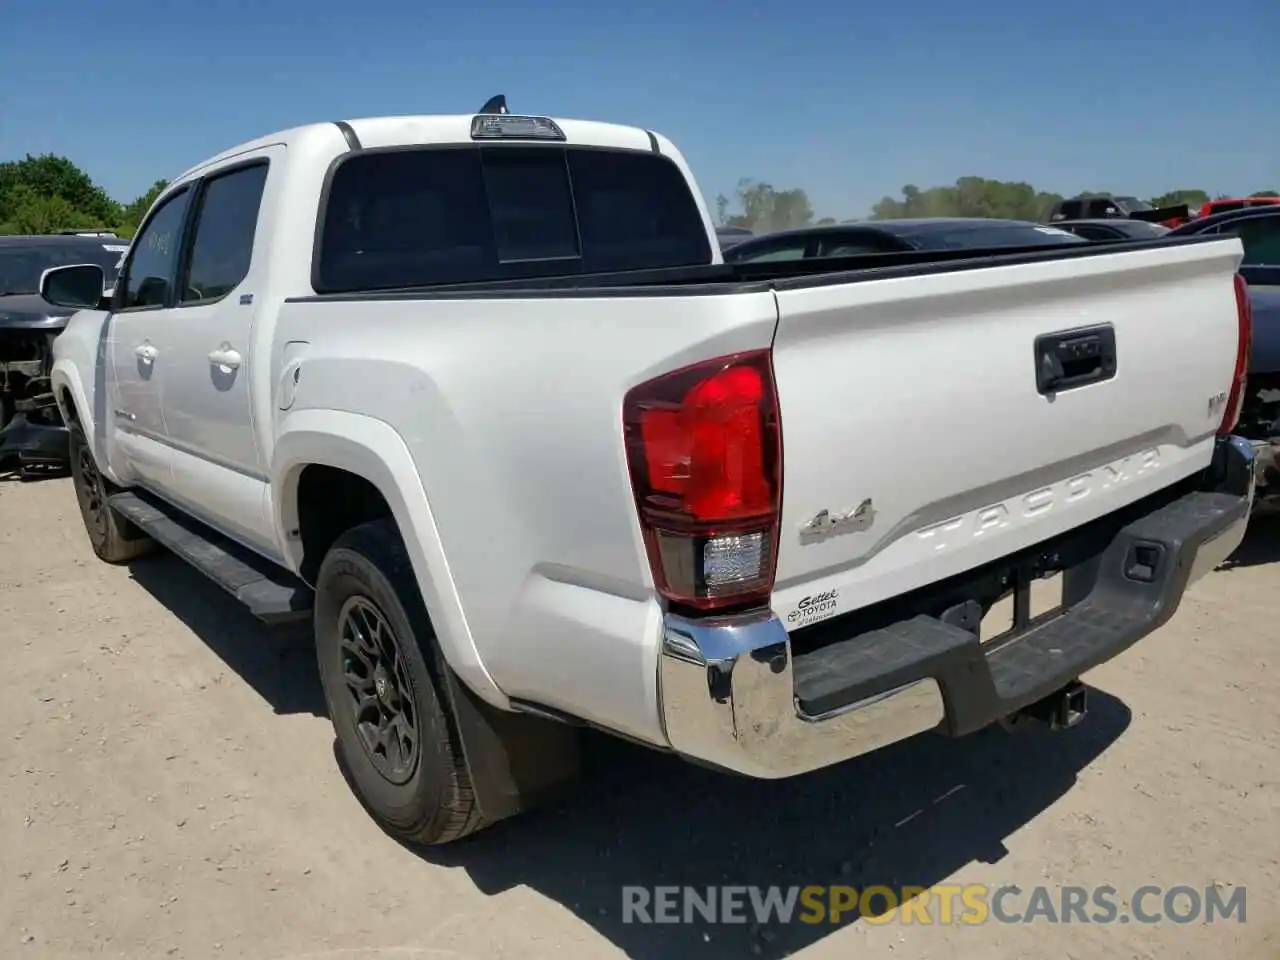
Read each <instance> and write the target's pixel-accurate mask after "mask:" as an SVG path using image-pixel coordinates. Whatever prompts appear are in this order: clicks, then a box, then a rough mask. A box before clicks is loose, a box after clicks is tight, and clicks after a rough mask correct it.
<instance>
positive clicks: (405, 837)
mask: <svg viewBox="0 0 1280 960" xmlns="http://www.w3.org/2000/svg"><path fill="white" fill-rule="evenodd" d="M377 636H380V637H381V641H378V640H377V639H376V637H377ZM315 637H316V653H317V656H318V658H319V663H320V679H321V682H322V684H323V686H324V694H325V700H326V702H327V704H328V707H329V717H330V719H331V721H332V723H333V729H334V734H335V735H336V737H337V751H336V752H337V754H338V758H339V762H340V763H341V765H342V767H343V772H344V774H345V775H346V777H347V781H348V783H349V784H350V786H351V789H352V791H353V792H354V793H355V794H356V797H357V798H358V799H359V800H360V802H361V803H362V804H363V805H364V807H365V809H366V810H367V811H368V812H369V814H370V815H371V816H372V817H373V818H374V820H376V821H377V822H378V824H379V825H380V826H381V827H382V829H383V830H385V831H386V832H387V833H389V834H390V835H391V836H393V837H395V838H396V839H397V840H400V841H401V842H404V843H407V844H412V845H435V844H443V843H450V842H452V841H455V840H458V839H461V838H462V837H464V836H467V835H468V834H471V833H474V832H476V831H477V830H480V829H481V828H483V827H484V826H486V825H487V824H486V823H485V821H484V820H483V818H482V817H481V815H480V809H479V806H478V805H477V804H476V800H475V795H474V793H473V791H472V789H471V779H470V777H469V775H468V773H467V767H466V763H465V761H464V759H463V756H462V748H461V742H460V739H459V737H458V732H457V727H456V723H455V721H454V719H453V715H452V712H451V708H450V706H449V699H448V694H447V692H446V690H445V688H444V677H445V673H444V663H443V661H442V659H441V657H440V653H439V651H438V649H437V647H436V643H435V639H434V631H433V630H432V628H431V621H430V619H429V618H428V616H427V610H426V606H425V605H424V604H423V602H422V597H421V594H420V593H419V591H418V584H417V581H416V580H415V579H414V576H413V569H412V566H411V565H410V562H409V556H408V553H407V552H406V551H405V548H404V543H403V541H402V540H401V538H400V535H399V532H398V531H397V530H396V527H395V525H394V523H392V522H391V521H388V520H377V521H373V522H370V523H364V524H361V525H360V526H357V527H353V528H352V529H350V530H348V531H347V532H346V533H344V534H343V535H342V536H341V537H339V538H338V540H337V542H336V543H335V544H334V545H333V547H332V548H331V549H330V550H329V552H328V554H327V555H326V556H325V558H324V561H323V562H322V563H321V565H320V572H319V575H318V576H317V577H316V589H315ZM361 704H362V705H363V706H361ZM406 708H407V709H406ZM392 716H398V717H399V720H398V721H391V723H392V725H391V726H388V718H389V717H392ZM375 720H376V722H377V727H378V728H379V731H392V730H394V731H396V732H397V733H399V734H400V735H393V734H392V733H390V732H387V733H384V734H383V737H384V739H381V740H379V739H378V733H377V732H375V729H374V724H373V721H375ZM397 722H398V726H396V725H395V724H396V723H397ZM411 728H412V733H413V736H412V738H409V737H407V736H405V734H407V733H408V732H409V731H410V729H411ZM411 741H415V742H416V747H407V745H408V744H410V742H411ZM392 744H395V747H393V746H392Z"/></svg>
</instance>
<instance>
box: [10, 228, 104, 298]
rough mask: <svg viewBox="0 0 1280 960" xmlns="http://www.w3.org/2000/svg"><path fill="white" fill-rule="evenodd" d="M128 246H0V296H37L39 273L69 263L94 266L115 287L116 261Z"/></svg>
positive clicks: (97, 243) (93, 242)
mask: <svg viewBox="0 0 1280 960" xmlns="http://www.w3.org/2000/svg"><path fill="white" fill-rule="evenodd" d="M127 249H128V244H127V243H126V242H124V241H123V240H118V239H116V238H114V237H113V238H111V240H110V241H109V242H102V241H99V240H89V241H86V242H84V243H33V244H31V245H30V246H19V245H16V244H15V245H9V244H5V245H3V246H0V296H11V295H13V294H23V293H39V292H40V274H42V273H44V271H46V270H48V269H49V268H50V267H65V266H69V265H70V264H73V263H96V264H98V266H100V267H102V272H103V273H104V274H105V275H106V285H107V288H108V289H110V288H111V287H112V286H114V285H115V282H116V276H117V274H118V272H119V271H118V270H117V269H116V267H117V265H118V264H119V263H120V258H121V257H123V256H124V252H125V250H127Z"/></svg>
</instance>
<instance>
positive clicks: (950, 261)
mask: <svg viewBox="0 0 1280 960" xmlns="http://www.w3.org/2000/svg"><path fill="white" fill-rule="evenodd" d="M1221 240H1222V238H1221V237H1213V236H1193V237H1179V238H1174V239H1163V238H1161V239H1155V240H1139V241H1134V242H1132V243H1126V244H1125V245H1124V252H1132V251H1140V250H1150V249H1160V248H1167V247H1177V246H1194V245H1197V244H1203V243H1212V242H1215V241H1221ZM1116 252H1117V251H1116V250H1115V248H1112V247H1109V246H1108V245H1107V244H1101V245H1098V244H1081V245H1079V246H1074V245H1072V246H1052V247H1043V246H1031V247H1000V248H996V249H992V250H989V251H987V250H978V249H969V250H909V251H898V252H893V253H867V254H857V255H855V256H848V257H822V258H810V259H803V260H790V261H770V262H764V263H720V264H706V265H702V266H694V267H673V268H666V269H661V270H631V271H623V272H618V273H593V274H592V273H589V274H573V275H571V276H547V277H537V278H532V279H522V280H491V281H485V282H482V283H452V284H438V285H433V286H430V287H410V288H404V289H396V290H362V291H356V292H353V293H327V294H313V295H310V296H299V297H291V298H289V301H288V302H290V303H314V302H329V303H341V302H360V301H370V300H375V301H376V300H423V299H455V298H459V297H477V298H490V297H502V296H509V297H520V298H527V297H545V296H592V297H598V296H599V297H603V296H663V295H666V294H669V293H671V292H673V291H679V292H680V293H683V294H688V293H690V292H706V293H716V294H724V293H732V292H737V291H742V292H747V291H754V290H764V289H780V290H781V289H798V288H802V287H805V286H812V285H814V284H823V283H852V282H855V281H857V280H865V281H872V280H888V279H896V278H904V277H919V276H928V275H930V274H935V273H953V272H957V271H961V270H981V269H984V268H988V267H997V266H1016V265H1020V264H1027V263H1041V262H1047V261H1053V260H1077V259H1089V258H1093V257H1103V256H1113V255H1115V254H1116ZM690 288H694V290H692V291H691V290H690Z"/></svg>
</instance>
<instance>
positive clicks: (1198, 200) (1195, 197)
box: [1151, 190, 1209, 210]
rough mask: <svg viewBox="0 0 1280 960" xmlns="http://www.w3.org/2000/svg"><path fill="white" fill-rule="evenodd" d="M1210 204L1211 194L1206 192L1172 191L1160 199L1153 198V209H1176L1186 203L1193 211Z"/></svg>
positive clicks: (1159, 197)
mask: <svg viewBox="0 0 1280 960" xmlns="http://www.w3.org/2000/svg"><path fill="white" fill-rule="evenodd" d="M1208 202H1209V194H1208V193H1207V192H1205V191H1204V190H1170V191H1169V192H1168V193H1162V194H1160V196H1158V197H1152V198H1151V205H1152V206H1153V207H1176V206H1178V205H1179V204H1183V203H1185V204H1186V205H1187V206H1188V207H1190V208H1191V209H1192V210H1196V209H1198V208H1199V207H1200V206H1202V205H1203V204H1206V203H1208Z"/></svg>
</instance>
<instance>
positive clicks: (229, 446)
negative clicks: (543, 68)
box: [40, 97, 1255, 844]
mask: <svg viewBox="0 0 1280 960" xmlns="http://www.w3.org/2000/svg"><path fill="white" fill-rule="evenodd" d="M442 147H443V148H446V149H442ZM457 148H465V149H457ZM720 239H721V238H720V237H719V236H717V233H716V231H715V230H714V228H713V226H712V224H711V218H710V215H709V213H708V210H707V207H706V204H705V202H704V201H703V199H702V195H701V193H700V191H699V190H698V188H697V185H696V183H695V181H694V179H693V175H692V173H691V172H690V170H689V168H688V166H687V164H686V162H685V160H684V158H683V156H682V154H681V153H680V151H679V150H678V148H677V147H676V146H675V145H674V144H673V143H672V142H671V141H670V140H668V139H667V138H665V137H663V136H661V135H660V134H656V133H654V132H652V131H649V130H644V129H639V128H634V127H628V126H622V125H614V124H607V123H596V122H590V123H586V122H582V121H577V120H572V119H560V118H552V117H545V116H513V115H511V114H510V113H509V112H508V111H507V109H506V104H505V101H504V100H503V99H502V98H500V97H499V98H494V99H492V100H490V101H488V102H487V103H486V104H485V107H484V108H483V109H482V110H481V111H480V112H479V113H476V114H466V115H461V116H432V117H382V118H366V119H359V120H352V121H349V122H347V121H342V122H334V123H315V124H309V125H306V126H300V127H295V128H293V129H290V130H287V131H284V132H282V133H277V134H272V135H270V136H267V137H264V138H262V139H259V140H255V141H251V142H248V143H244V144H241V145H239V146H236V147H234V148H232V149H230V150H228V151H226V152H224V153H222V154H219V155H217V156H215V157H213V158H211V159H209V160H208V161H206V162H203V163H201V164H200V165H198V166H196V167H193V168H192V169H191V170H189V171H187V172H185V173H183V174H180V175H179V176H177V177H175V178H174V179H173V180H172V182H170V183H169V184H168V186H167V187H166V188H165V189H164V191H163V192H162V193H161V194H160V196H159V197H158V198H157V199H156V201H155V203H154V205H153V206H152V208H151V210H150V211H149V212H148V213H147V215H146V217H145V218H144V220H143V222H142V224H141V226H140V227H139V232H138V234H137V237H136V239H135V240H134V242H133V243H132V245H131V246H130V248H129V251H128V253H127V255H126V257H125V259H124V262H123V265H122V267H121V271H120V276H119V280H118V282H116V283H115V285H114V292H113V293H111V294H110V295H108V293H107V291H106V289H105V288H106V287H107V286H108V283H109V276H108V271H107V270H106V269H104V266H103V265H102V264H101V263H99V262H92V263H85V264H82V265H71V266H64V267H60V268H56V269H54V270H51V271H48V272H46V273H44V275H43V277H42V279H41V281H40V287H41V294H42V296H43V298H44V299H45V300H46V301H48V302H49V303H50V304H55V305H57V306H58V307H60V308H63V309H71V308H79V309H78V312H76V313H75V315H74V316H73V317H71V319H70V321H69V322H68V323H67V325H66V329H65V331H64V332H63V333H62V334H61V335H59V336H58V338H57V339H56V341H55V342H54V364H53V368H52V384H51V391H52V392H53V393H54V395H55V397H56V400H57V403H58V406H59V409H60V411H61V414H62V416H63V418H64V420H65V422H66V423H67V424H68V427H69V432H70V440H71V449H72V454H73V455H72V458H71V461H72V483H73V487H74V490H75V494H76V497H77V500H78V503H79V507H80V513H81V516H82V519H83V523H84V528H85V531H86V535H87V537H88V539H89V542H90V544H91V545H92V548H93V550H94V552H95V553H96V554H97V555H98V556H99V557H100V558H101V559H102V560H104V561H106V562H111V563H127V562H129V561H131V560H132V559H133V558H135V557H138V556H139V555H141V554H142V553H144V552H147V551H148V550H151V549H154V548H156V547H157V546H162V547H165V548H167V549H169V550H171V551H172V552H173V553H175V554H176V555H177V556H179V557H181V558H182V559H183V560H185V561H186V562H188V563H190V564H191V565H192V566H193V567H195V568H196V569H197V570H199V571H201V572H202V573H204V574H205V575H206V576H208V577H209V578H210V580H211V581H212V582H214V583H216V584H218V585H219V586H221V587H222V588H223V589H225V590H226V591H227V593H228V594H229V595H230V596H231V597H233V598H234V599H235V600H237V601H238V602H240V603H242V604H243V605H244V606H245V607H246V608H247V609H248V610H250V611H251V612H252V613H254V614H255V615H257V616H259V617H261V618H262V619H264V620H268V621H273V622H274V621H279V620H284V619H290V618H297V617H306V618H309V619H310V620H311V622H312V625H313V629H314V638H315V645H316V650H317V657H318V661H319V667H320V676H321V680H322V685H323V689H324V693H325V696H326V700H327V706H328V710H327V713H328V716H329V718H330V719H331V721H332V723H333V726H334V731H335V734H336V739H337V753H338V755H339V757H340V760H341V763H342V766H343V768H344V770H345V771H346V773H347V774H348V780H349V782H350V783H351V784H352V787H353V789H354V790H355V791H356V793H357V794H358V795H359V797H360V799H361V801H362V802H363V804H364V807H365V809H367V810H368V811H369V812H370V813H371V814H372V816H373V817H374V818H375V819H376V820H377V822H378V823H379V824H381V825H382V827H383V828H384V829H385V830H387V831H388V832H389V833H391V834H392V835H394V836H396V837H397V838H399V839H401V840H403V841H406V842H412V843H425V844H439V843H447V842H451V841H454V840H457V839H459V838H461V837H464V836H466V835H467V834H470V833H474V832H475V831H476V830H478V829H480V828H482V827H483V826H485V825H486V824H489V823H493V822H495V821H498V820H501V819H504V818H506V817H509V816H511V815H513V814H515V813H518V812H519V811H521V810H522V809H525V808H526V807H528V806H529V805H530V804H531V803H533V802H534V801H536V800H537V799H538V798H539V797H541V796H542V795H544V794H545V793H546V792H548V791H551V790H555V789H557V788H558V787H560V786H561V785H563V784H565V783H567V782H569V781H571V780H573V779H574V778H576V777H577V776H578V774H579V773H580V770H581V766H580V754H579V750H578V743H579V741H578V737H579V734H580V730H581V728H583V727H594V728H597V729H600V730H603V731H606V732H608V733H610V734H613V735H616V736H619V737H623V738H626V739H628V740H631V741H635V742H638V743H642V744H645V745H648V746H650V747H652V748H654V749H656V750H661V751H666V752H670V753H674V754H676V755H678V756H681V757H685V758H688V759H690V760H692V761H694V762H697V763H699V764H702V765H705V766H709V767H712V768H716V769H720V770H726V771H730V772H734V773H737V774H742V775H746V776H751V777H757V778H782V777H790V776H794V775H797V774H801V773H804V772H806V771H809V770H814V769H817V768H820V767H825V766H828V765H831V764H834V763H837V762H840V761H843V760H846V759H848V758H850V757H854V756H857V755H860V754H865V753H867V752H869V751H872V750H876V749H879V748H881V747H883V746H886V745H888V744H890V743H894V742H896V741H899V740H902V739H904V738H907V737H910V736H914V735H917V734H934V735H942V736H950V737H958V736H963V735H966V734H969V733H971V732H973V731H976V730H979V729H982V728H985V727H988V726H990V725H993V724H997V723H1002V722H1014V721H1021V720H1023V719H1029V718H1033V719H1038V720H1043V721H1045V722H1047V723H1048V724H1049V725H1050V726H1052V727H1057V728H1061V727H1067V726H1071V725H1073V724H1075V723H1077V722H1079V721H1080V720H1081V719H1082V718H1083V717H1084V715H1085V711H1086V709H1087V699H1086V693H1085V688H1084V687H1083V686H1082V685H1081V683H1080V677H1081V675H1082V674H1084V673H1085V672H1086V671H1088V670H1090V669H1092V668H1093V667H1095V666H1097V665H1099V664H1101V663H1103V662H1105V661H1107V660H1109V659H1111V658H1112V657H1114V656H1116V655H1117V654H1119V653H1120V652H1121V651H1123V650H1125V649H1127V648H1128V647H1129V646H1131V645H1132V644H1134V643H1136V642H1138V641H1139V640H1140V639H1141V638H1143V637H1145V636H1147V635H1148V634H1150V633H1151V632H1152V631H1153V630H1156V629H1157V628H1158V627H1160V626H1161V625H1162V624H1163V623H1164V622H1165V621H1166V620H1167V619H1168V618H1169V617H1171V616H1173V615H1174V612H1175V611H1176V610H1177V608H1178V605H1179V601H1180V600H1181V598H1182V595H1183V593H1184V591H1185V590H1186V588H1187V586H1188V585H1189V584H1190V583H1192V582H1194V581H1195V580H1196V579H1197V578H1199V577H1201V576H1203V575H1204V574H1205V573H1207V572H1208V571H1209V570H1211V569H1213V568H1214V567H1215V566H1217V565H1218V564H1219V563H1220V562H1221V561H1222V560H1224V559H1225V558H1226V557H1227V556H1228V555H1230V554H1231V553H1232V552H1233V551H1234V550H1235V549H1236V547H1237V546H1238V545H1239V543H1240V542H1241V539H1242V537H1243V536H1244V532H1245V529H1246V525H1247V523H1248V518H1249V514H1250V509H1251V506H1252V504H1253V498H1254V481H1253V476H1254V472H1255V467H1254V463H1255V457H1254V452H1253V448H1252V447H1251V446H1250V445H1249V444H1248V443H1246V442H1245V441H1244V440H1242V439H1241V438H1240V437H1238V436H1236V435H1235V433H1234V430H1235V428H1236V424H1237V420H1238V417H1239V409H1240V403H1241V390H1242V387H1243V382H1244V376H1245V373H1246V361H1247V357H1248V344H1249V340H1250V336H1251V330H1250V312H1249V304H1248V301H1247V299H1246V298H1245V297H1244V289H1243V286H1242V284H1241V283H1240V282H1239V281H1238V280H1237V266H1238V263H1239V259H1240V254H1241V243H1240V240H1239V239H1236V238H1233V237H1231V238H1228V237H1220V236H1206V237H1195V238H1186V239H1180V240H1178V241H1175V242H1169V241H1168V240H1167V239H1166V238H1157V239H1139V240H1135V241H1132V242H1129V243H1125V244H1112V243H1100V242H1091V241H1089V240H1087V239H1085V238H1083V237H1080V236H1077V235H1076V234H1074V233H1071V232H1069V231H1065V230H1061V229H1059V228H1057V227H1053V226H1045V225H1038V224H1022V223H1018V222H1016V221H985V222H984V221H967V220H957V219H948V220H933V221H924V222H921V221H881V222H878V223H875V224H846V225H841V226H839V227H831V228H820V229H817V230H811V231H807V232H801V233H800V234H789V235H783V236H781V237H780V238H778V237H774V238H768V237H763V238H750V239H743V240H742V242H740V243H739V244H737V245H736V246H730V247H729V249H727V250H725V249H724V248H723V246H722V247H721V250H720V251H719V252H721V253H723V254H724V259H726V260H727V261H728V262H727V263H721V262H719V261H720V260H721V259H722V258H721V256H719V255H718V251H717V248H716V245H717V243H719V242H720ZM779 244H780V246H778V245H779ZM975 251H980V255H975ZM1082 324H1083V326H1082ZM1120 370H1123V372H1124V373H1123V380H1121V379H1120V378H1119V377H1118V371H1120ZM1171 370H1176V371H1177V375H1176V376H1172V375H1170V371H1171ZM921 437H927V450H928V452H927V456H923V457H922V454H921V446H920V442H919V440H920V438H921ZM1047 578H1048V579H1050V581H1051V583H1058V584H1060V595H1059V596H1058V597H1056V598H1055V599H1054V600H1053V601H1052V602H1050V603H1048V604H1042V603H1041V598H1042V594H1041V592H1040V591H1039V590H1037V591H1036V592H1035V593H1034V595H1033V592H1032V585H1033V583H1035V582H1036V581H1038V580H1044V579H1047ZM1007 598H1012V601H1013V602H1012V604H1011V606H1012V608H1013V622H1012V623H1011V624H1010V623H1008V622H1006V623H1005V624H1004V625H1002V626H998V625H994V624H993V622H992V620H991V618H990V617H989V616H988V615H989V614H991V612H992V611H993V609H994V608H995V607H996V605H997V604H998V603H1000V602H1001V601H1003V600H1005V599H1007ZM1149 653H1150V655H1151V656H1155V657H1159V656H1162V655H1165V654H1162V653H1161V649H1160V647H1159V646H1156V647H1154V648H1152V649H1151V650H1150V651H1149ZM1038 743H1039V741H1037V744H1038ZM1032 749H1041V746H1038V745H1037V746H1033V747H1032Z"/></svg>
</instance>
